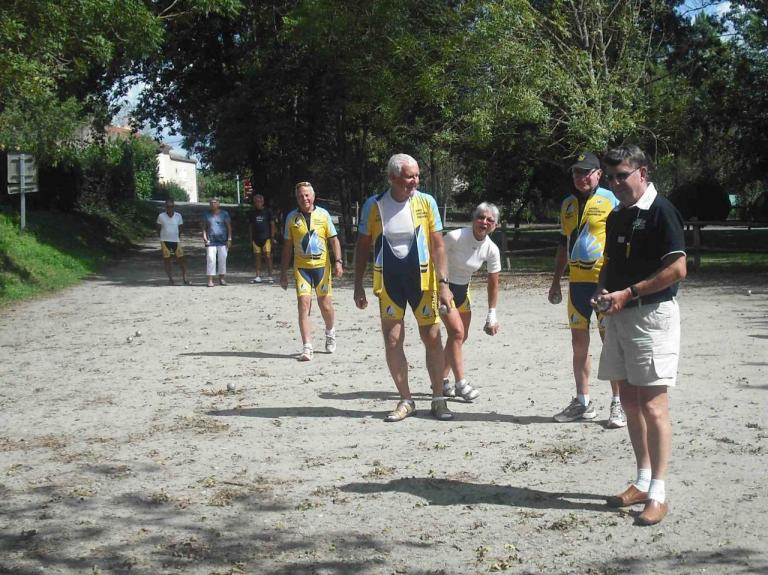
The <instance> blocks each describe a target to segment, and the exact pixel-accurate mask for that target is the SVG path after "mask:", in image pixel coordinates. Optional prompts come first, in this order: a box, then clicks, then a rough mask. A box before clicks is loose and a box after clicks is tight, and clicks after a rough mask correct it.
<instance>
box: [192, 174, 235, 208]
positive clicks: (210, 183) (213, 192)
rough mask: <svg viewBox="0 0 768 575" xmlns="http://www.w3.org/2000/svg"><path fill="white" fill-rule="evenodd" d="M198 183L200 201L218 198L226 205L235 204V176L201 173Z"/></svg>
mask: <svg viewBox="0 0 768 575" xmlns="http://www.w3.org/2000/svg"><path fill="white" fill-rule="evenodd" d="M198 183H199V186H200V201H201V202H204V201H207V200H209V199H211V198H219V199H220V200H221V201H222V202H224V203H227V204H234V203H236V202H237V182H236V180H235V176H231V175H229V174H217V173H213V172H201V173H200V174H199V178H198Z"/></svg>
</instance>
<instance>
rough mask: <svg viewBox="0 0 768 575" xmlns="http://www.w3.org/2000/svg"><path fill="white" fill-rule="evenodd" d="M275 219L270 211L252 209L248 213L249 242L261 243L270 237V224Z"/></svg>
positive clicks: (266, 209) (267, 209)
mask: <svg viewBox="0 0 768 575" xmlns="http://www.w3.org/2000/svg"><path fill="white" fill-rule="evenodd" d="M274 219H275V217H274V216H273V215H272V210H270V209H269V208H263V209H261V210H257V209H256V208H254V209H253V210H251V211H250V212H249V213H248V223H250V224H251V240H252V241H254V242H256V243H262V242H263V241H264V240H268V239H270V237H271V236H272V222H273V221H274Z"/></svg>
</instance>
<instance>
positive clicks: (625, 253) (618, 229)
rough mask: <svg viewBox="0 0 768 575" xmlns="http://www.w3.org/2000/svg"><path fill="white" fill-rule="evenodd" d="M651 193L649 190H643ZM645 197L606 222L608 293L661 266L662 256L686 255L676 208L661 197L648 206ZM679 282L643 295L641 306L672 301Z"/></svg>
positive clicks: (650, 273) (629, 284) (624, 286)
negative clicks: (677, 253)
mask: <svg viewBox="0 0 768 575" xmlns="http://www.w3.org/2000/svg"><path fill="white" fill-rule="evenodd" d="M652 189H653V190H654V191H655V189H654V188H650V186H649V189H648V190H646V194H647V193H649V191H651V190H652ZM644 199H646V198H645V196H643V197H642V198H640V201H639V202H638V203H637V204H636V205H634V206H631V207H628V208H625V207H621V206H620V207H619V208H617V209H616V210H615V211H613V212H611V214H610V215H609V216H608V221H607V223H606V238H605V245H606V248H605V254H606V256H608V259H609V264H608V269H607V275H606V281H605V288H606V289H607V290H608V291H609V292H613V291H619V290H622V289H626V288H628V287H629V286H631V285H633V284H636V283H637V282H639V281H642V280H644V279H646V278H648V277H649V276H651V275H652V274H653V273H654V272H656V271H657V270H658V269H659V268H660V267H661V260H662V259H664V257H665V256H667V255H669V254H672V253H676V252H680V253H683V254H684V253H685V236H684V234H683V218H682V216H681V215H680V212H678V211H677V208H676V207H675V206H674V205H672V203H671V202H670V201H669V200H667V199H666V198H665V197H663V196H661V195H660V194H656V197H655V198H654V199H653V201H652V202H651V203H650V205H648V202H647V200H646V201H645V202H644V201H643V200H644ZM677 286H678V283H674V284H672V285H671V286H668V287H667V288H665V289H663V290H661V291H659V292H656V293H654V294H649V295H647V296H643V298H642V301H643V303H654V302H659V301H666V300H669V299H672V298H673V297H674V296H675V295H677Z"/></svg>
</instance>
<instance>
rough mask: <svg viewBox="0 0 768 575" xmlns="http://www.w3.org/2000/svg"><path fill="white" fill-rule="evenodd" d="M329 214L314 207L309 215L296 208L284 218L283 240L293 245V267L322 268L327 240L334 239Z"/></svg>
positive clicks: (325, 261) (326, 252)
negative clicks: (289, 241)
mask: <svg viewBox="0 0 768 575" xmlns="http://www.w3.org/2000/svg"><path fill="white" fill-rule="evenodd" d="M337 235H338V234H337V233H336V226H334V225H333V221H331V214H329V213H328V212H327V211H326V210H324V209H323V208H320V207H318V206H315V209H314V210H312V212H311V213H309V214H304V213H302V212H301V211H300V210H299V209H298V208H297V209H295V210H293V211H292V212H291V213H289V214H288V215H287V216H286V218H285V232H284V233H283V238H284V239H286V240H291V242H292V243H293V260H294V267H297V268H322V267H325V265H326V263H327V261H328V240H329V239H331V238H335V237H336V236H337Z"/></svg>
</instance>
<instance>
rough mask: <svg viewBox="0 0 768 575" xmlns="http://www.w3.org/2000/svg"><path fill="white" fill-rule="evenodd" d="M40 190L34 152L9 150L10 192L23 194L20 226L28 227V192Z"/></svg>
mask: <svg viewBox="0 0 768 575" xmlns="http://www.w3.org/2000/svg"><path fill="white" fill-rule="evenodd" d="M36 191H38V189H37V164H36V163H35V158H34V156H33V155H32V154H20V153H18V152H8V193H9V194H19V195H20V196H21V209H20V212H21V222H20V226H19V227H20V228H21V229H22V230H24V228H25V227H27V198H26V194H31V193H33V192H36Z"/></svg>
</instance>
